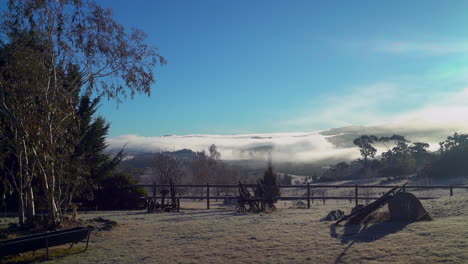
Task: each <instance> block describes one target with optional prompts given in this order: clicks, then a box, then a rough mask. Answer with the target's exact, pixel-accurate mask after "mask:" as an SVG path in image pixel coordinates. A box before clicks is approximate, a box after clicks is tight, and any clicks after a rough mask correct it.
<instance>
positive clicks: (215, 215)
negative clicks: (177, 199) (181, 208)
mask: <svg viewBox="0 0 468 264" xmlns="http://www.w3.org/2000/svg"><path fill="white" fill-rule="evenodd" d="M243 215H245V214H242V213H237V212H236V211H235V210H216V211H215V210H213V211H198V212H181V213H174V217H171V218H167V219H160V220H159V221H161V222H174V221H178V222H181V221H191V220H193V217H194V216H196V217H201V218H205V217H209V218H210V219H212V220H217V219H224V218H227V217H233V216H243Z"/></svg>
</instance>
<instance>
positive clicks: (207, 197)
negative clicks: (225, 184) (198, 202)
mask: <svg viewBox="0 0 468 264" xmlns="http://www.w3.org/2000/svg"><path fill="white" fill-rule="evenodd" d="M206 209H210V184H209V183H207V184H206Z"/></svg>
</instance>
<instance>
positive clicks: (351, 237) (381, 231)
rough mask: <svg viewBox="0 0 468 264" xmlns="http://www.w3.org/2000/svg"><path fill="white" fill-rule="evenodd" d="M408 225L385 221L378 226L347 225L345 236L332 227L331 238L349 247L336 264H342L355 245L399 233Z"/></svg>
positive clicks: (337, 259)
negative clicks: (342, 260)
mask: <svg viewBox="0 0 468 264" xmlns="http://www.w3.org/2000/svg"><path fill="white" fill-rule="evenodd" d="M407 225H408V223H396V222H390V221H385V222H381V223H377V224H373V225H371V226H369V225H367V224H366V225H353V224H347V225H345V226H344V231H343V234H341V235H340V234H338V233H337V230H336V226H335V225H334V224H332V225H330V236H331V237H333V238H337V239H339V240H340V241H341V243H342V244H347V243H349V245H348V246H347V247H346V248H345V249H344V250H343V252H341V254H340V255H339V256H338V257H337V258H336V260H335V263H341V259H342V258H343V257H344V256H345V255H346V253H347V251H348V250H349V249H350V248H351V247H352V245H354V243H369V242H374V241H377V240H379V239H382V238H384V237H385V236H387V235H390V234H394V233H397V232H399V231H401V230H402V229H403V228H405V227H406V226H407Z"/></svg>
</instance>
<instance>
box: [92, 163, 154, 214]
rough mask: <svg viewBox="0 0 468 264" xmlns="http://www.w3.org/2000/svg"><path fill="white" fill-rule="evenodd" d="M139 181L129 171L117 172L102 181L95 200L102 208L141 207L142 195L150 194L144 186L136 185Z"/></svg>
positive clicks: (99, 207) (122, 208)
mask: <svg viewBox="0 0 468 264" xmlns="http://www.w3.org/2000/svg"><path fill="white" fill-rule="evenodd" d="M137 183H138V182H137V181H136V180H135V178H134V177H133V176H132V175H130V174H127V173H123V172H117V173H115V174H113V175H111V176H109V177H107V178H105V179H104V180H102V181H101V182H100V185H101V188H100V189H99V190H98V191H97V193H96V194H97V195H96V196H97V197H96V198H97V199H96V200H95V201H94V202H95V204H96V206H97V207H98V209H100V210H131V209H139V208H140V207H141V203H142V201H144V199H141V198H142V197H145V196H147V195H148V193H147V192H146V190H145V189H144V188H143V187H134V186H131V185H133V184H137Z"/></svg>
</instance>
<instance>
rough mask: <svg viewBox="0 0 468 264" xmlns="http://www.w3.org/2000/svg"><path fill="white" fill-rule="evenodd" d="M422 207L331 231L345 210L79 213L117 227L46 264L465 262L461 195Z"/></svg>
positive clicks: (467, 236)
mask: <svg viewBox="0 0 468 264" xmlns="http://www.w3.org/2000/svg"><path fill="white" fill-rule="evenodd" d="M423 204H424V206H425V207H426V209H427V210H428V212H429V213H430V214H431V216H432V217H433V218H434V220H433V221H427V222H417V223H412V224H409V225H406V226H405V225H401V224H395V223H380V224H374V225H370V226H366V227H363V226H361V227H359V226H353V227H345V226H338V227H336V228H335V227H333V226H332V225H331V223H332V222H321V221H320V219H321V218H323V217H324V216H325V215H326V214H327V213H328V212H329V211H330V210H333V209H341V210H344V211H345V212H346V213H348V212H349V210H350V208H351V205H350V204H349V203H345V202H343V203H337V202H327V205H317V204H314V205H313V206H312V208H311V209H288V208H284V207H285V206H284V204H282V206H280V207H283V208H279V209H278V210H277V211H276V212H273V213H261V214H239V213H236V211H235V209H234V208H233V207H224V208H223V207H219V206H218V207H216V206H214V207H215V209H211V210H204V209H183V210H182V211H181V212H180V213H164V214H146V213H145V212H143V211H124V212H122V211H119V212H92V213H82V214H80V217H81V218H83V219H89V218H95V217H97V216H101V217H103V218H107V219H111V220H114V221H117V222H118V223H119V224H118V226H117V227H115V228H114V229H112V230H111V231H101V232H94V234H93V236H92V240H91V244H90V247H89V249H88V251H86V252H84V253H79V254H71V255H67V254H64V255H62V256H61V257H54V258H53V259H52V260H50V261H48V262H47V263H425V264H427V263H466V261H467V260H468V221H467V217H468V196H465V195H464V196H454V197H446V198H441V199H437V200H431V201H423ZM184 205H185V206H186V207H187V206H189V207H191V208H195V207H197V204H187V203H182V206H184ZM198 205H199V207H200V208H203V206H204V205H205V204H204V203H199V204H198ZM286 207H288V205H287V204H286ZM39 254H40V253H39Z"/></svg>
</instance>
